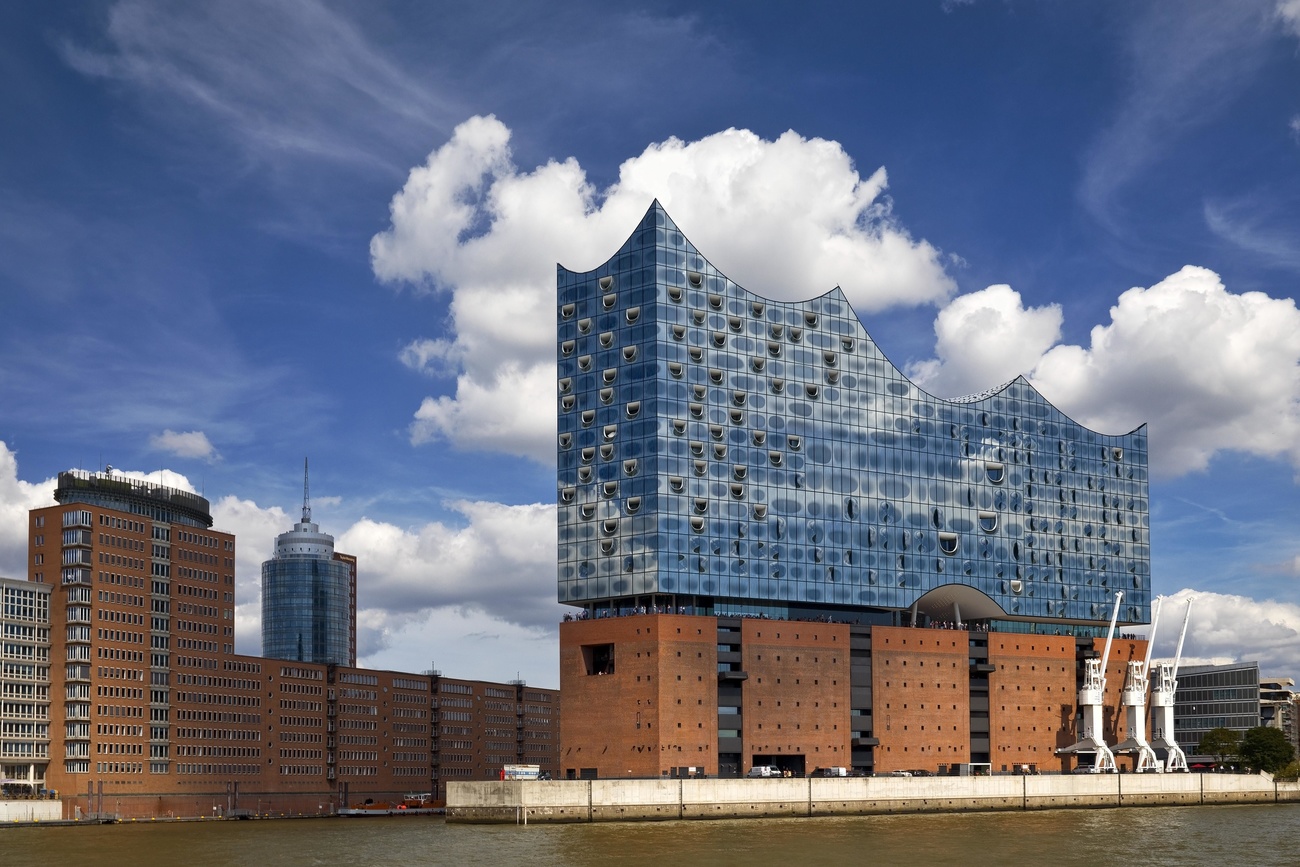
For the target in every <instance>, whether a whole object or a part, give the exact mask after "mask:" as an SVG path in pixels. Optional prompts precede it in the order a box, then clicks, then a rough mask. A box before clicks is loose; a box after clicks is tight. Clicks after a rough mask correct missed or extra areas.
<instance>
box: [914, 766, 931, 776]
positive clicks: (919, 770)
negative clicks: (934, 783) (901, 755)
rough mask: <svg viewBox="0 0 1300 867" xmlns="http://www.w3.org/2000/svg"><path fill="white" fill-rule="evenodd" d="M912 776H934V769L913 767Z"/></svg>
mask: <svg viewBox="0 0 1300 867" xmlns="http://www.w3.org/2000/svg"><path fill="white" fill-rule="evenodd" d="M912 776H914V777H933V776H934V772H933V771H927V770H926V769H925V768H913V769H912Z"/></svg>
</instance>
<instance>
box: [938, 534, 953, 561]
mask: <svg viewBox="0 0 1300 867" xmlns="http://www.w3.org/2000/svg"><path fill="white" fill-rule="evenodd" d="M957 547H958V544H957V534H956V533H940V534H939V550H940V551H942V552H943V553H945V554H948V555H949V556H951V555H953V554H956V553H957Z"/></svg>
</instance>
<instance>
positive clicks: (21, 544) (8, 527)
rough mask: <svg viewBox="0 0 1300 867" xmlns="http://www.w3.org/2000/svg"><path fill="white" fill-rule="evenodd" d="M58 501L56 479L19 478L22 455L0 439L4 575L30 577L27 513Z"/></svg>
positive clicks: (0, 536) (0, 537) (1, 573)
mask: <svg viewBox="0 0 1300 867" xmlns="http://www.w3.org/2000/svg"><path fill="white" fill-rule="evenodd" d="M53 505H54V479H46V480H45V481H43V482H24V481H23V480H22V479H20V478H18V455H17V453H16V452H14V451H13V450H12V449H10V448H9V446H8V444H6V443H5V442H4V441H3V440H0V577H4V578H26V577H27V513H28V512H29V511H31V510H32V509H42V508H44V507H46V506H53Z"/></svg>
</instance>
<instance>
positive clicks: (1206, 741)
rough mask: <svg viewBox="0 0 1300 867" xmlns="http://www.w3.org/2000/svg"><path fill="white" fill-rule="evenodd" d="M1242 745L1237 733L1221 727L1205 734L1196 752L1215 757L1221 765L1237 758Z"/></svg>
mask: <svg viewBox="0 0 1300 867" xmlns="http://www.w3.org/2000/svg"><path fill="white" fill-rule="evenodd" d="M1240 743H1241V741H1240V739H1239V738H1238V737H1237V733H1236V732H1234V731H1233V730H1232V729H1227V728H1224V727H1223V726H1219V727H1218V728H1214V729H1210V730H1209V731H1208V732H1206V733H1205V737H1203V738H1201V743H1200V745H1199V746H1197V747H1196V752H1198V753H1200V754H1201V755H1203V756H1214V757H1215V758H1216V759H1218V762H1219V764H1223V763H1224V761H1225V760H1226V759H1230V758H1234V757H1236V755H1237V747H1238V746H1239V745H1240Z"/></svg>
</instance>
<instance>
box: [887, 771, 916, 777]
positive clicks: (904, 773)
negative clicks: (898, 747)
mask: <svg viewBox="0 0 1300 867" xmlns="http://www.w3.org/2000/svg"><path fill="white" fill-rule="evenodd" d="M889 775H890V776H891V777H910V776H912V772H911V771H890V772H889Z"/></svg>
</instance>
